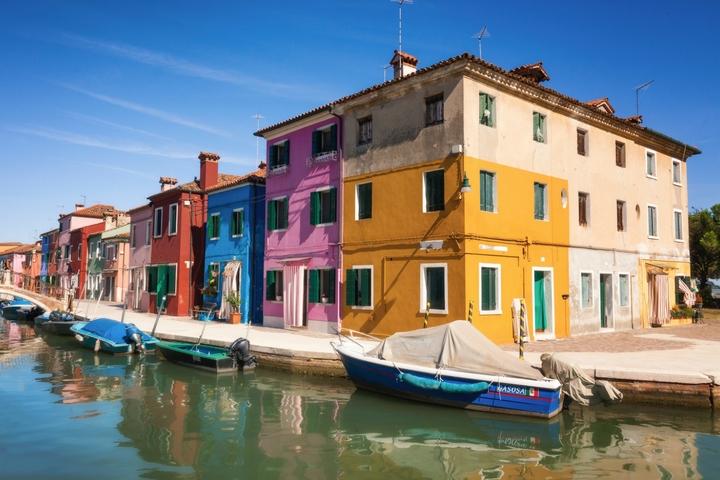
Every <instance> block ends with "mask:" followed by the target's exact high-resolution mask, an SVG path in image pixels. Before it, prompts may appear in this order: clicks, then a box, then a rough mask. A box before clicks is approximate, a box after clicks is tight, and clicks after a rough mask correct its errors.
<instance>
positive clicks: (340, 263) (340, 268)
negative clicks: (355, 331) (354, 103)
mask: <svg viewBox="0 0 720 480" xmlns="http://www.w3.org/2000/svg"><path fill="white" fill-rule="evenodd" d="M330 115H332V116H333V117H335V118H337V119H338V145H339V146H340V152H339V153H340V155H339V157H338V206H337V211H338V212H339V218H340V221H339V222H338V224H339V225H338V245H337V247H336V248H337V250H336V251H337V265H338V266H337V275H336V279H337V281H336V284H335V311H336V315H337V326H338V332H339V331H340V330H342V306H341V305H342V298H341V297H342V295H341V293H342V289H341V288H340V283H341V281H342V273H343V255H342V241H343V237H344V235H343V230H344V229H343V226H344V223H345V222H344V221H343V218H344V216H343V207H344V202H343V199H344V198H345V193H344V192H345V183H344V182H343V177H344V175H343V172H344V163H343V162H344V161H345V158H344V154H343V152H344V151H345V149H344V148H343V147H344V146H345V145H344V143H343V142H344V137H345V135H344V129H343V117H342V116H341V115H338V114H336V113H335V112H334V111H333V107H330Z"/></svg>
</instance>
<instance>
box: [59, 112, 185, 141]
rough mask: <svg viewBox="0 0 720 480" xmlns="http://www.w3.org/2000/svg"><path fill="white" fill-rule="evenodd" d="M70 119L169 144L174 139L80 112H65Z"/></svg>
mask: <svg viewBox="0 0 720 480" xmlns="http://www.w3.org/2000/svg"><path fill="white" fill-rule="evenodd" d="M65 113H66V114H67V115H68V116H69V117H71V118H75V119H77V120H83V121H86V122H90V123H95V124H98V125H106V126H108V127H113V128H117V129H118V130H125V131H126V132H132V133H139V134H141V135H146V136H148V137H153V138H157V139H159V140H167V141H169V142H172V141H173V139H172V138H170V137H165V136H163V135H158V134H157V133H153V132H148V131H147V130H143V129H141V128H135V127H131V126H129V125H122V124H120V123H115V122H111V121H109V120H104V119H102V118H98V117H93V116H92V115H85V114H84V113H78V112H65Z"/></svg>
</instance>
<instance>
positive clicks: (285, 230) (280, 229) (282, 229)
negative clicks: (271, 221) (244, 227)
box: [268, 228, 287, 233]
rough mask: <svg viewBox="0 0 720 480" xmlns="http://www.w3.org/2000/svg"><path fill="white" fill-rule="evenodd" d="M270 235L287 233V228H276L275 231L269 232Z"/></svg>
mask: <svg viewBox="0 0 720 480" xmlns="http://www.w3.org/2000/svg"><path fill="white" fill-rule="evenodd" d="M268 232H270V233H282V232H287V228H276V229H275V230H268Z"/></svg>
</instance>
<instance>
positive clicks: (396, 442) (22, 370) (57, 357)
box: [0, 319, 720, 480]
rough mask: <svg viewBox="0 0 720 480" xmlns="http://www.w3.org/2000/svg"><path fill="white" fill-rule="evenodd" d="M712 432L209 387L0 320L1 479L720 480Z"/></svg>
mask: <svg viewBox="0 0 720 480" xmlns="http://www.w3.org/2000/svg"><path fill="white" fill-rule="evenodd" d="M718 432H720V419H719V420H717V421H716V420H714V419H713V417H712V415H711V414H710V413H709V412H706V411H686V410H683V409H680V408H677V409H664V410H662V409H653V408H648V407H644V406H620V407H611V408H596V409H592V410H590V409H580V408H573V409H571V410H569V411H566V412H563V414H561V415H559V416H558V417H557V418H555V419H552V420H548V421H542V420H532V419H526V418H521V417H510V416H500V415H490V414H483V413H477V412H467V411H463V410H455V409H448V408H442V407H432V406H427V405H422V404H415V403H409V402H405V401H400V400H395V399H392V398H386V397H382V396H378V395H374V394H371V393H366V392H362V391H356V390H355V389H354V387H353V386H352V384H351V383H349V382H348V381H345V380H342V379H328V378H313V377H304V376H297V375H290V374H286V373H282V372H277V371H272V370H267V369H262V368H259V369H258V370H257V372H255V373H254V374H251V375H247V376H242V375H237V376H229V377H228V376H225V377H217V376H215V375H209V374H206V373H203V372H198V371H195V370H192V369H187V368H183V367H178V366H175V365H172V364H170V363H168V362H165V361H163V360H161V359H160V358H159V357H157V356H155V355H148V356H145V357H140V356H133V357H128V356H110V355H106V354H94V353H93V352H90V351H86V350H80V349H79V348H78V347H77V345H76V341H75V340H74V339H73V338H61V337H52V336H48V337H42V336H40V335H39V334H38V333H37V332H36V331H35V330H34V328H33V327H32V326H31V325H27V324H21V323H13V322H9V321H5V320H2V319H0V478H3V479H5V478H7V479H26V478H32V479H37V478H43V479H49V478H62V479H73V480H75V479H86V478H87V479H97V478H102V479H133V478H147V479H195V478H203V479H205V478H207V479H223V480H224V479H232V478H247V479H265V478H268V479H296V478H307V479H336V478H341V479H377V478H381V479H396V478H397V479H465V478H467V479H482V478H485V479H499V478H503V479H508V478H510V479H512V478H524V479H540V478H593V479H595V478H613V479H614V478H634V479H635V478H664V479H665V478H719V477H720V438H719V437H718V436H717V433H718Z"/></svg>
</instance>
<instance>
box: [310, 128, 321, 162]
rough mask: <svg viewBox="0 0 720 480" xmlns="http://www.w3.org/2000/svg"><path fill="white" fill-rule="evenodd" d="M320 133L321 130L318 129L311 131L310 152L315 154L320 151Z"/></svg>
mask: <svg viewBox="0 0 720 480" xmlns="http://www.w3.org/2000/svg"><path fill="white" fill-rule="evenodd" d="M321 135H322V132H321V131H320V130H315V131H314V132H312V154H313V156H314V155H317V154H318V153H320V137H321Z"/></svg>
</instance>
